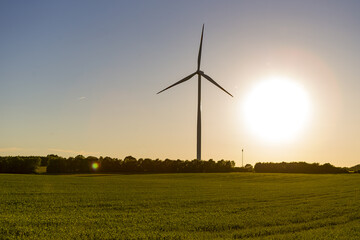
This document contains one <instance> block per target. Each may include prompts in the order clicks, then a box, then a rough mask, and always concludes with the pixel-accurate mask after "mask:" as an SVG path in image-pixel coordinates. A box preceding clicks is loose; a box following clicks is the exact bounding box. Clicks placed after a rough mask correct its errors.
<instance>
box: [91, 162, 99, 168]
mask: <svg viewBox="0 0 360 240" xmlns="http://www.w3.org/2000/svg"><path fill="white" fill-rule="evenodd" d="M91 167H92V169H93V170H97V169H98V168H99V163H97V162H94V163H93V164H91Z"/></svg>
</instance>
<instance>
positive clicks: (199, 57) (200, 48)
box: [197, 24, 205, 71]
mask: <svg viewBox="0 0 360 240" xmlns="http://www.w3.org/2000/svg"><path fill="white" fill-rule="evenodd" d="M204 25H205V24H203V27H202V31H201V40H200V47H199V55H198V68H197V70H198V71H199V70H200V63H201V50H202V42H203V36H204Z"/></svg>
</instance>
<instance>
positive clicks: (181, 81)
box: [157, 72, 196, 94]
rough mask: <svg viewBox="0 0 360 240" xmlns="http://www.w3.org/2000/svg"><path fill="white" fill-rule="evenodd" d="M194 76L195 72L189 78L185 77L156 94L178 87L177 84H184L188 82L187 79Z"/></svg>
mask: <svg viewBox="0 0 360 240" xmlns="http://www.w3.org/2000/svg"><path fill="white" fill-rule="evenodd" d="M195 74H196V72H194V73H192V74H190V75H189V76H187V77H184V78H183V79H181V80H180V81H178V82H176V83H174V84H173V85H171V86H169V87H167V88H165V89H163V90H161V91H160V92H158V93H157V94H159V93H161V92H163V91H165V90H168V89H169V88H172V87H173V86H175V85H178V84H180V83H183V82H185V81H187V80H189V79H190V78H192V77H193V76H194V75H195Z"/></svg>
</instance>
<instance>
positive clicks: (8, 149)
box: [0, 147, 24, 152]
mask: <svg viewBox="0 0 360 240" xmlns="http://www.w3.org/2000/svg"><path fill="white" fill-rule="evenodd" d="M22 150H24V149H23V148H18V147H9V148H0V152H15V151H22Z"/></svg>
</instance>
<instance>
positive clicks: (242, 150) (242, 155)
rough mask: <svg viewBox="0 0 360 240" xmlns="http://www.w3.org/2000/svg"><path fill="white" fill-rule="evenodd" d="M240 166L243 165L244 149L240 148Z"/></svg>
mask: <svg viewBox="0 0 360 240" xmlns="http://www.w3.org/2000/svg"><path fill="white" fill-rule="evenodd" d="M241 167H244V149H241Z"/></svg>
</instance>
